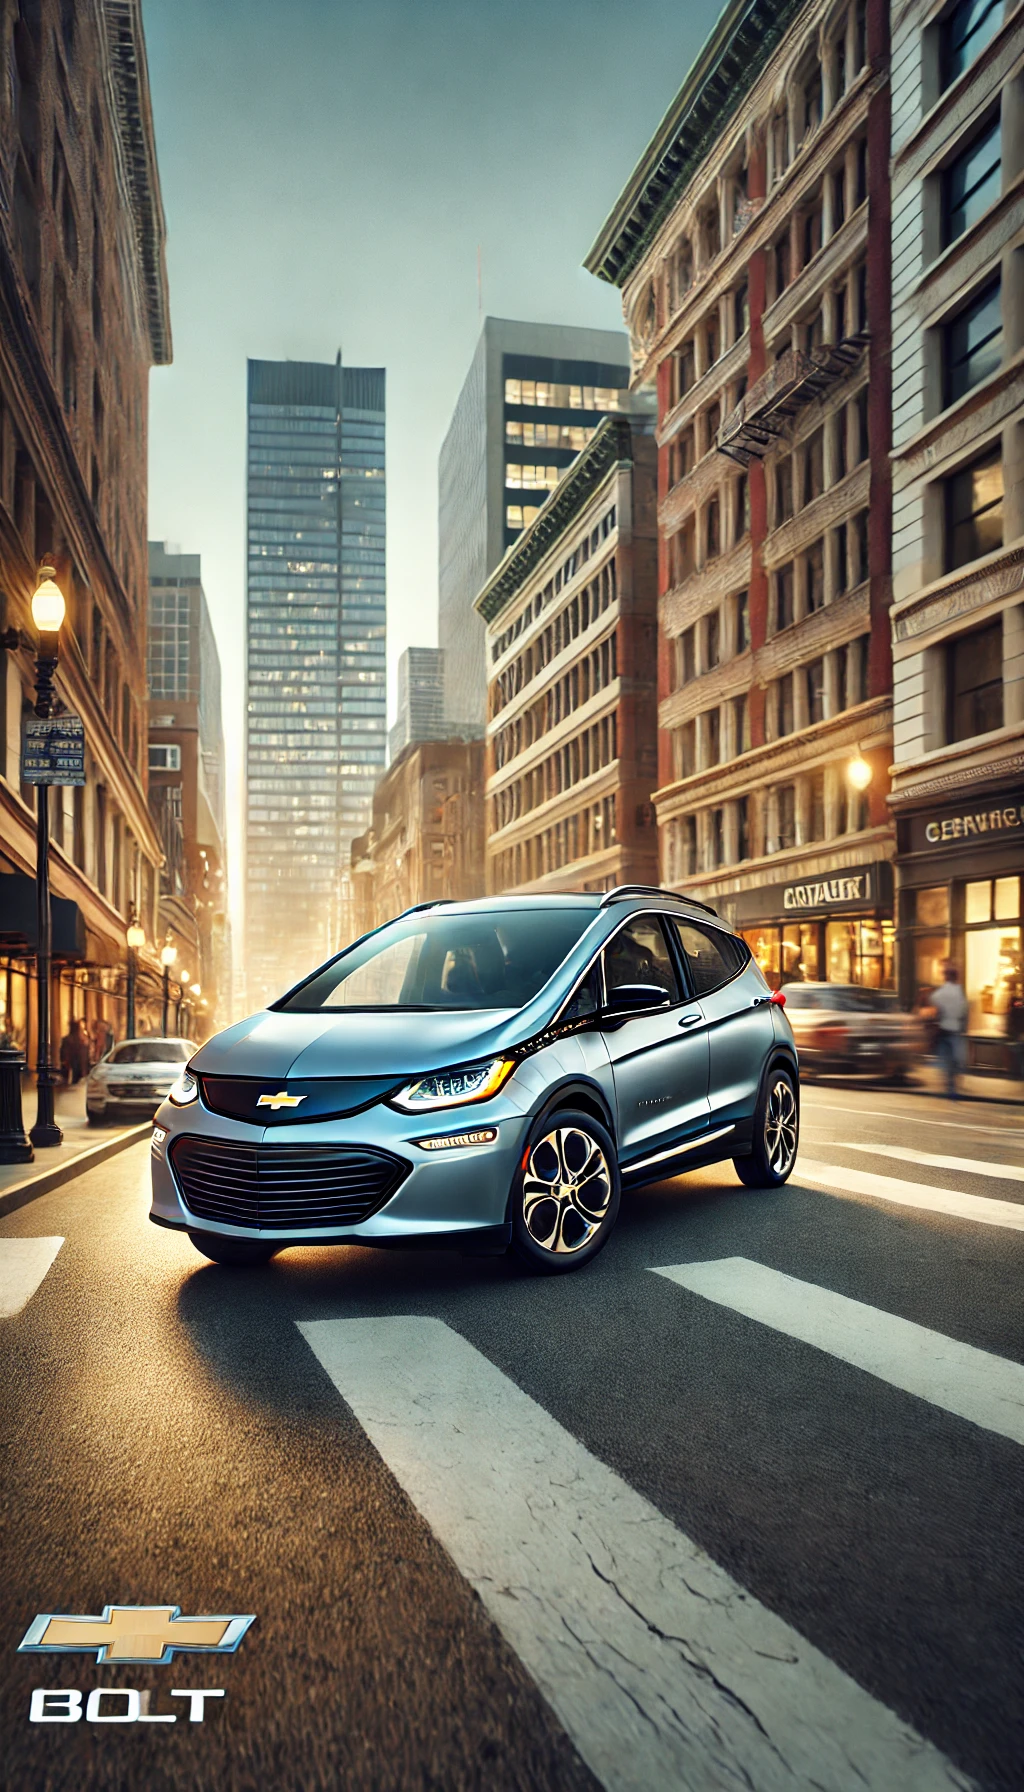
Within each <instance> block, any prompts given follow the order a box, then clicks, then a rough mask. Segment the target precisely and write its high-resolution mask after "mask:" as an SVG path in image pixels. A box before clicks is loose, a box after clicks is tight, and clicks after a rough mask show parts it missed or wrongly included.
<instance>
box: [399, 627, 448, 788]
mask: <svg viewBox="0 0 1024 1792" xmlns="http://www.w3.org/2000/svg"><path fill="white" fill-rule="evenodd" d="M444 738H445V723H444V654H443V653H442V652H441V649H440V647H407V648H406V649H405V652H404V653H403V654H402V657H401V659H400V660H399V662H398V714H397V715H396V717H395V721H394V723H393V725H392V727H391V730H390V732H389V734H388V754H389V757H390V758H391V759H393V760H394V759H397V758H398V755H399V753H400V752H401V751H402V749H403V747H408V746H410V745H411V744H412V742H413V741H427V740H444Z"/></svg>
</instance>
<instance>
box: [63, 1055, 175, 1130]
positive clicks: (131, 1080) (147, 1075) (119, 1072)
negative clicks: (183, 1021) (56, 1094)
mask: <svg viewBox="0 0 1024 1792" xmlns="http://www.w3.org/2000/svg"><path fill="white" fill-rule="evenodd" d="M195 1049H196V1048H195V1046H194V1045H193V1043H192V1041H191V1040H190V1039H151V1038H147V1039H124V1040H122V1041H121V1044H120V1045H115V1046H114V1048H113V1050H112V1051H109V1052H108V1053H107V1055H106V1057H105V1058H101V1059H100V1061H99V1063H98V1064H94V1065H93V1067H92V1069H91V1071H90V1072H89V1081H88V1082H87V1083H86V1085H85V1111H86V1113H87V1115H88V1116H89V1124H90V1126H99V1124H100V1123H101V1121H103V1120H114V1119H118V1120H151V1119H152V1118H153V1115H154V1114H155V1113H156V1110H157V1108H158V1107H159V1106H160V1103H161V1102H162V1101H165V1100H166V1098H167V1091H168V1090H169V1089H170V1088H171V1087H172V1085H173V1084H174V1083H175V1082H176V1080H177V1078H178V1077H179V1076H180V1075H181V1071H182V1066H183V1065H185V1064H187V1063H188V1061H189V1059H190V1058H191V1056H192V1054H193V1052H194V1051H195Z"/></svg>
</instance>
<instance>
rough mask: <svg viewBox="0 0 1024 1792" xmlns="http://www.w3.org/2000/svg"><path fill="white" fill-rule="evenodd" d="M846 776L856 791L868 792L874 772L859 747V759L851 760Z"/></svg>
mask: <svg viewBox="0 0 1024 1792" xmlns="http://www.w3.org/2000/svg"><path fill="white" fill-rule="evenodd" d="M846 776H847V777H848V779H849V780H850V783H851V784H852V786H853V788H854V790H857V791H863V790H866V789H867V787H868V785H869V784H870V782H871V780H872V778H873V777H874V772H873V771H872V769H871V766H870V765H869V763H868V761H867V760H866V759H865V757H864V755H863V753H862V752H861V750H860V748H859V747H858V749H857V757H856V758H855V759H851V760H850V763H849V765H848V766H847V768H846Z"/></svg>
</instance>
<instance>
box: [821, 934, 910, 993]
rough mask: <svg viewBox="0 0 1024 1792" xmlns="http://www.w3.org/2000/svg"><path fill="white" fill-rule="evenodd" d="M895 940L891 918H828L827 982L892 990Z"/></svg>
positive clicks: (826, 944) (826, 945)
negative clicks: (889, 919)
mask: <svg viewBox="0 0 1024 1792" xmlns="http://www.w3.org/2000/svg"><path fill="white" fill-rule="evenodd" d="M893 942H894V929H893V925H892V922H891V921H875V920H869V921H829V923H828V925H827V926H826V929H825V958H826V962H827V965H828V972H827V975H828V981H829V982H830V983H857V984H860V985H861V987H862V988H864V989H892V987H893Z"/></svg>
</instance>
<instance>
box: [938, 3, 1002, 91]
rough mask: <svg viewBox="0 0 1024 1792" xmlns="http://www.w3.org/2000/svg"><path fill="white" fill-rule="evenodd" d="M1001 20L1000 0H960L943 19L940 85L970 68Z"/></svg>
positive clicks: (947, 83) (947, 82) (944, 84)
mask: <svg viewBox="0 0 1024 1792" xmlns="http://www.w3.org/2000/svg"><path fill="white" fill-rule="evenodd" d="M1002 22H1003V0H960V4H959V6H954V8H953V10H952V12H951V13H949V14H948V16H947V17H946V18H945V19H944V20H943V22H942V85H943V87H949V86H950V84H951V83H952V82H953V81H955V80H956V78H957V76H958V75H962V74H963V72H964V69H965V68H969V67H970V65H971V63H972V62H973V61H974V58H975V57H976V56H977V55H979V54H980V52H981V51H982V50H983V49H984V47H985V45H986V44H987V43H988V41H989V39H990V38H992V37H994V36H995V34H996V32H997V31H998V30H999V27H1000V25H1001V24H1002Z"/></svg>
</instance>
